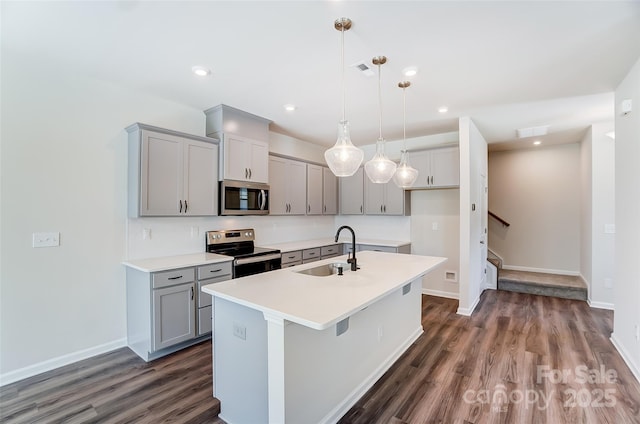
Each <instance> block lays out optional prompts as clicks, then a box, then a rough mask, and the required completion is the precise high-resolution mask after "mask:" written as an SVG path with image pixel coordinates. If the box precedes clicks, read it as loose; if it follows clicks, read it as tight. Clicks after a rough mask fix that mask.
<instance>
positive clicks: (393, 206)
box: [364, 178, 411, 215]
mask: <svg viewBox="0 0 640 424" xmlns="http://www.w3.org/2000/svg"><path fill="white" fill-rule="evenodd" d="M364 187H365V196H364V197H365V214H367V215H409V214H410V213H411V208H410V205H411V193H410V192H408V191H404V190H402V189H400V188H398V187H397V186H396V185H395V184H394V183H393V182H392V181H390V182H388V183H386V184H376V183H372V182H371V181H370V180H369V179H368V178H365V179H364Z"/></svg>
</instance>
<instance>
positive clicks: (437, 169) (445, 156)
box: [409, 147, 460, 189]
mask: <svg viewBox="0 0 640 424" xmlns="http://www.w3.org/2000/svg"><path fill="white" fill-rule="evenodd" d="M409 162H410V163H411V165H412V166H414V167H415V168H416V169H417V170H418V179H417V180H416V182H415V184H414V185H413V187H412V189H419V188H450V187H459V186H460V149H459V148H458V147H442V148H438V149H429V150H421V151H417V152H411V153H410V154H409Z"/></svg>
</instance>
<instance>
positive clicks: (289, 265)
mask: <svg viewBox="0 0 640 424" xmlns="http://www.w3.org/2000/svg"><path fill="white" fill-rule="evenodd" d="M296 265H302V259H300V260H299V261H295V262H287V263H286V264H282V268H291V267H292V266H296Z"/></svg>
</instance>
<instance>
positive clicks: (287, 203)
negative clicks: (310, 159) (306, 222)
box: [269, 156, 307, 215]
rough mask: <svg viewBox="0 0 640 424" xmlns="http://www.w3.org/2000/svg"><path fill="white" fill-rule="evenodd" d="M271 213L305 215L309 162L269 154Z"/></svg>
mask: <svg viewBox="0 0 640 424" xmlns="http://www.w3.org/2000/svg"><path fill="white" fill-rule="evenodd" d="M269 187H270V189H269V194H270V196H271V199H270V201H269V214H270V215H304V214H305V213H306V209H307V208H306V205H307V164H306V163H304V162H300V161H296V160H291V159H285V158H281V157H278V156H269Z"/></svg>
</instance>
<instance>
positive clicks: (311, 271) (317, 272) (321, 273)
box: [296, 262, 350, 277]
mask: <svg viewBox="0 0 640 424" xmlns="http://www.w3.org/2000/svg"><path fill="white" fill-rule="evenodd" d="M349 266H350V265H349V264H348V263H346V262H334V263H331V264H324V265H319V266H316V267H313V268H307V269H303V270H302V271H296V272H297V273H298V274H306V275H313V276H314V277H328V276H330V275H334V274H338V272H339V271H338V270H339V269H340V268H342V272H347V271H349V270H350V268H349Z"/></svg>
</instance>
